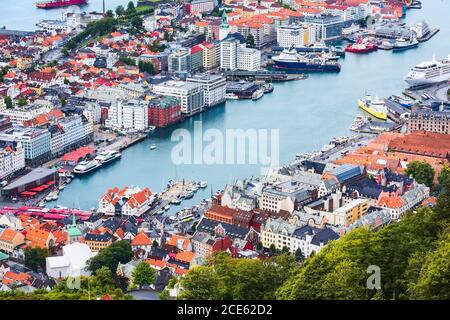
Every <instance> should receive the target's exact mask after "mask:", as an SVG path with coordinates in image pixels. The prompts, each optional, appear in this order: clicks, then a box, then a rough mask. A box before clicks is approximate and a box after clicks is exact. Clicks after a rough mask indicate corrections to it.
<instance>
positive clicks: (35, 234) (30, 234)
mask: <svg viewBox="0 0 450 320" xmlns="http://www.w3.org/2000/svg"><path fill="white" fill-rule="evenodd" d="M25 231H26V239H27V240H28V241H30V242H31V243H30V244H29V245H30V246H31V247H40V248H45V247H47V239H48V238H49V237H50V232H48V231H45V230H41V229H37V228H30V227H29V228H27V229H26V230H25Z"/></svg>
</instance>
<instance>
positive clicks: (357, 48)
mask: <svg viewBox="0 0 450 320" xmlns="http://www.w3.org/2000/svg"><path fill="white" fill-rule="evenodd" d="M377 49H378V47H377V46H376V45H375V44H373V43H372V42H370V41H363V40H362V39H361V38H358V39H357V40H356V42H355V43H351V44H349V45H347V46H346V47H345V51H346V52H351V53H369V52H372V51H376V50H377Z"/></svg>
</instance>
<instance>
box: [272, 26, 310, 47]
mask: <svg viewBox="0 0 450 320" xmlns="http://www.w3.org/2000/svg"><path fill="white" fill-rule="evenodd" d="M314 42H316V36H315V30H314V26H313V25H311V24H305V23H304V24H291V25H287V26H279V27H278V28H277V43H278V45H279V46H280V47H283V48H290V47H294V48H299V47H304V46H308V45H311V44H313V43H314Z"/></svg>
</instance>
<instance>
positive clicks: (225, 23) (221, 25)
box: [220, 9, 230, 29]
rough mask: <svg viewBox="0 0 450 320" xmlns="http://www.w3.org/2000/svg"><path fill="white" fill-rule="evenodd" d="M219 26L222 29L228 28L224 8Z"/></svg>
mask: <svg viewBox="0 0 450 320" xmlns="http://www.w3.org/2000/svg"><path fill="white" fill-rule="evenodd" d="M220 27H221V28H223V29H228V28H229V27H230V26H229V25H228V16H227V12H226V10H225V9H223V11H222V23H221V24H220Z"/></svg>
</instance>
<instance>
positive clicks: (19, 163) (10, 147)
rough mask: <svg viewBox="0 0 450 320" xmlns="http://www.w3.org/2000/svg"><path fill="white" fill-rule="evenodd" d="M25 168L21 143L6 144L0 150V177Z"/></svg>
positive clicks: (2, 177)
mask: <svg viewBox="0 0 450 320" xmlns="http://www.w3.org/2000/svg"><path fill="white" fill-rule="evenodd" d="M23 168H25V152H24V150H23V147H22V143H20V142H18V143H16V144H15V146H14V144H7V145H6V146H4V147H3V148H2V149H1V150H0V179H4V178H5V177H8V176H10V175H11V174H13V173H14V172H16V171H18V170H21V169H23Z"/></svg>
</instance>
